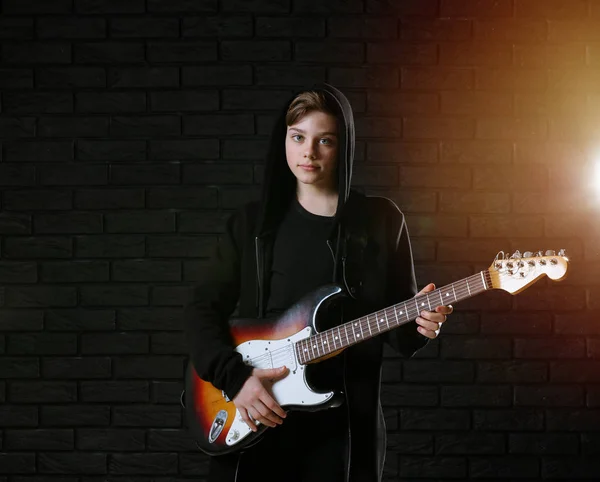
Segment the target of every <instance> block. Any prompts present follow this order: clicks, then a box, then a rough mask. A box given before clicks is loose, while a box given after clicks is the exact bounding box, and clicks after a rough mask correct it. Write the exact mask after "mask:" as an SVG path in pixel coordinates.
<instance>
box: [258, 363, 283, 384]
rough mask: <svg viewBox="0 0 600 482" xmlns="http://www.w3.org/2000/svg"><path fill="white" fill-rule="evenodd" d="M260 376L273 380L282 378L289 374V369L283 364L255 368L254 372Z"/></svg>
mask: <svg viewBox="0 0 600 482" xmlns="http://www.w3.org/2000/svg"><path fill="white" fill-rule="evenodd" d="M254 374H255V375H256V376H257V377H258V378H261V379H264V378H267V379H269V380H271V381H272V382H275V381H277V380H280V379H281V378H283V377H285V376H286V375H287V374H288V369H287V367H286V366H282V367H279V368H266V369H258V370H255V373H254Z"/></svg>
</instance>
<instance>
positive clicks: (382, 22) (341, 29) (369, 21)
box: [327, 17, 398, 39]
mask: <svg viewBox="0 0 600 482" xmlns="http://www.w3.org/2000/svg"><path fill="white" fill-rule="evenodd" d="M327 35H328V37H332V38H352V39H356V38H365V39H395V38H397V37H398V22H397V20H396V19H395V18H386V17H377V18H373V17H369V18H356V17H341V18H335V17H331V18H329V19H328V21H327Z"/></svg>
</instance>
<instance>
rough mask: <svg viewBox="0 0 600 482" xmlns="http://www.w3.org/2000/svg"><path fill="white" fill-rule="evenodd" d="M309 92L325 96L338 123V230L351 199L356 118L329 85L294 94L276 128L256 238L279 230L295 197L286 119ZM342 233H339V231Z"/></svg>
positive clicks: (265, 177) (346, 102) (347, 104)
mask: <svg viewBox="0 0 600 482" xmlns="http://www.w3.org/2000/svg"><path fill="white" fill-rule="evenodd" d="M308 90H312V91H319V92H323V93H324V94H325V96H326V98H327V99H328V101H329V104H330V105H331V106H332V108H333V109H334V111H335V114H336V117H337V119H338V142H339V143H338V146H339V148H338V162H337V166H338V186H339V187H338V189H339V198H338V206H337V210H336V214H335V222H334V226H333V229H336V228H337V227H338V226H339V220H340V217H341V215H342V214H343V212H344V206H345V205H346V202H347V201H348V198H349V196H350V182H351V179H352V165H353V162H354V117H353V115H352V108H351V107H350V102H348V99H347V98H346V96H345V95H344V94H343V93H342V92H340V91H339V90H338V89H336V88H335V87H333V86H332V85H329V84H316V85H314V86H312V87H310V88H305V89H302V90H299V91H297V92H295V93H294V94H293V95H292V97H290V98H289V99H288V101H287V102H286V103H285V105H284V107H283V108H282V110H281V111H280V113H279V115H278V116H277V119H276V121H275V126H274V127H273V132H272V134H271V141H270V144H269V148H268V152H267V158H266V164H265V172H264V178H263V188H262V197H261V202H260V209H259V219H258V223H257V230H256V235H257V236H260V235H261V234H265V233H267V232H269V231H271V230H272V229H274V228H276V227H277V225H278V224H279V222H280V221H281V219H282V217H283V215H284V213H285V211H286V209H287V207H288V206H289V203H290V201H291V200H292V199H293V197H294V196H295V195H296V178H295V177H294V175H293V174H292V172H291V171H290V169H289V167H288V165H287V162H286V155H285V137H286V134H287V125H286V123H285V116H286V113H287V110H288V107H289V105H290V104H291V103H292V100H293V99H294V98H295V97H296V96H297V95H298V94H300V93H301V92H306V91H308ZM338 232H339V231H338Z"/></svg>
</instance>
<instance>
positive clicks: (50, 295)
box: [5, 286, 76, 353]
mask: <svg viewBox="0 0 600 482" xmlns="http://www.w3.org/2000/svg"><path fill="white" fill-rule="evenodd" d="M5 295H6V306H7V307H11V308H41V307H67V306H75V303H76V291H75V288H72V287H57V286H47V287H46V286H25V287H18V288H17V287H10V288H7V289H6V293H5ZM40 339H41V340H43V338H40ZM16 340H18V341H19V343H20V342H21V341H25V340H29V341H31V342H32V343H34V344H35V343H37V342H35V341H34V340H35V339H34V340H32V339H31V338H17V339H16ZM44 346H45V345H44ZM48 349H49V350H50V353H55V352H53V351H51V348H48ZM56 349H57V350H58V349H59V347H56ZM70 352H71V351H70V350H69V353H70ZM28 353H29V352H28ZM56 353H62V352H60V351H59V352H56Z"/></svg>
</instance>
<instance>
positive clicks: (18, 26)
mask: <svg viewBox="0 0 600 482" xmlns="http://www.w3.org/2000/svg"><path fill="white" fill-rule="evenodd" d="M32 37H33V19H29V18H1V19H0V38H6V39H9V40H16V39H18V38H24V39H27V38H32Z"/></svg>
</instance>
